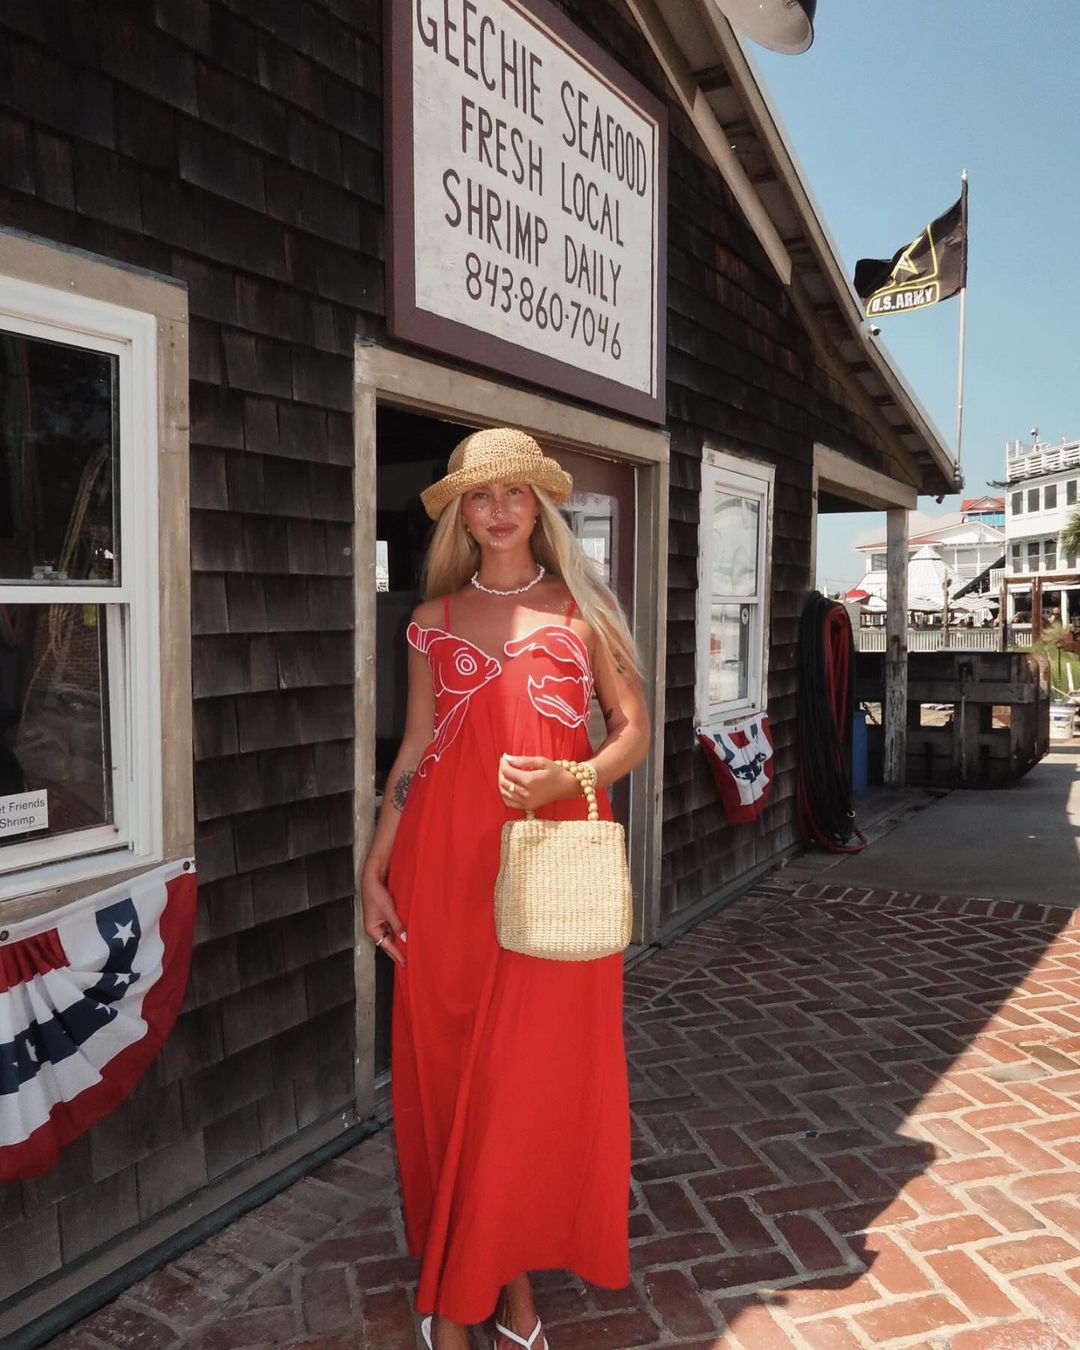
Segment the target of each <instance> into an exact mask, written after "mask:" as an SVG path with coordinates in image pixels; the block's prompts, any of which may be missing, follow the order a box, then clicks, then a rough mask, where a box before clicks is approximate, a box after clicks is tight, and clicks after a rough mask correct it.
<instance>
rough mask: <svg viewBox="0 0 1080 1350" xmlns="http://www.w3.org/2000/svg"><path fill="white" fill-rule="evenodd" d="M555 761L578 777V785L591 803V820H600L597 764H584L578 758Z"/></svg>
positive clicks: (561, 767)
mask: <svg viewBox="0 0 1080 1350" xmlns="http://www.w3.org/2000/svg"><path fill="white" fill-rule="evenodd" d="M555 763H556V764H557V765H558V766H559V768H560V769H565V770H566V772H567V773H572V774H573V775H574V777H575V778H576V779H577V781H578V787H580V788H581V791H582V793H583V795H584V797H585V800H586V801H587V802H588V804H589V816H588V818H589V820H599V819H600V808H599V807H598V806H597V804H596V779H597V774H596V765H595V764H582V763H580V762H579V761H578V760H576V759H557V760H556V761H555Z"/></svg>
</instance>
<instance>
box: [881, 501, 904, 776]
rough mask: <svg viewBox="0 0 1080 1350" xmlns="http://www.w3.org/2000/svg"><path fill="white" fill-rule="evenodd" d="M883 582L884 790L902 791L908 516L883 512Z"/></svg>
mask: <svg viewBox="0 0 1080 1350" xmlns="http://www.w3.org/2000/svg"><path fill="white" fill-rule="evenodd" d="M886 521H887V542H886V567H887V572H886V582H885V603H886V614H885V708H884V719H883V720H884V723H885V772H884V776H885V786H886V787H891V788H901V787H903V786H904V783H905V781H906V777H907V711H908V710H907V680H908V653H907V607H908V513H907V511H905V510H904V509H903V508H902V507H893V508H892V509H890V510H889V511H887V512H886Z"/></svg>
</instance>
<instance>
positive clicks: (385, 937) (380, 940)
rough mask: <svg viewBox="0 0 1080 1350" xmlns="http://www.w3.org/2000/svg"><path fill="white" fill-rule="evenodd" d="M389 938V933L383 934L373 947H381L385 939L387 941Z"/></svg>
mask: <svg viewBox="0 0 1080 1350" xmlns="http://www.w3.org/2000/svg"><path fill="white" fill-rule="evenodd" d="M389 936H390V934H389V933H384V934H383V935H382V937H381V938H380V939H379V940H378V942H376V944H375V946H376V947H381V946H382V945H383V943H384V942H385V941H386V939H387V938H388V937H389Z"/></svg>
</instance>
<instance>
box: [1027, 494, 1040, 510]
mask: <svg viewBox="0 0 1080 1350" xmlns="http://www.w3.org/2000/svg"><path fill="white" fill-rule="evenodd" d="M1038 509H1039V489H1038V488H1028V510H1029V511H1037V510H1038Z"/></svg>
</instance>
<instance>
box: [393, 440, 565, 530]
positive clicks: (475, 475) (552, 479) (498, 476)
mask: <svg viewBox="0 0 1080 1350" xmlns="http://www.w3.org/2000/svg"><path fill="white" fill-rule="evenodd" d="M481 483H530V484H532V486H533V487H539V488H543V489H544V491H545V492H546V493H548V495H549V496H550V497H552V498H553V500H554V501H555V502H556V504H557V505H561V504H562V503H563V502H564V501H566V499H567V497H569V496H570V493H571V492H572V491H573V488H574V480H573V479H572V478H571V477H570V475H569V474H568V473H567V472H566V470H565V469H563V468H561V467H560V466H559V465H558V464H557V463H556V462H555V461H554V460H553V459H549V458H548V456H547V455H545V454H544V452H543V450H541V449H540V446H539V445H538V444H537V443H536V441H534V440H533V438H532V437H531V436H530V435H528V433H527V432H524V431H519V430H518V429H517V427H485V428H484V429H483V430H482V431H474V432H473V433H472V435H471V436H466V437H465V439H464V440H463V441H459V442H458V444H457V445H456V446H455V447H454V450H453V453H452V454H451V456H450V461H449V463H448V464H447V466H446V477H445V478H440V479H439V481H438V482H437V483H432V485H431V486H430V487H429V488H425V489H424V490H423V492H421V494H420V500H421V501H422V502H423V503H424V509H425V510H426V511H427V513H428V515H429V516H430V517H431V519H432V520H438V519H439V517H440V516H441V515H442V513H443V511H444V510H445V509H446V507H447V506H449V505H450V503H451V502H452V501H454V500H455V499H456V498H458V497H460V496H461V494H462V493H463V492H467V491H468V490H469V488H473V487H479V486H480V484H481Z"/></svg>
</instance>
